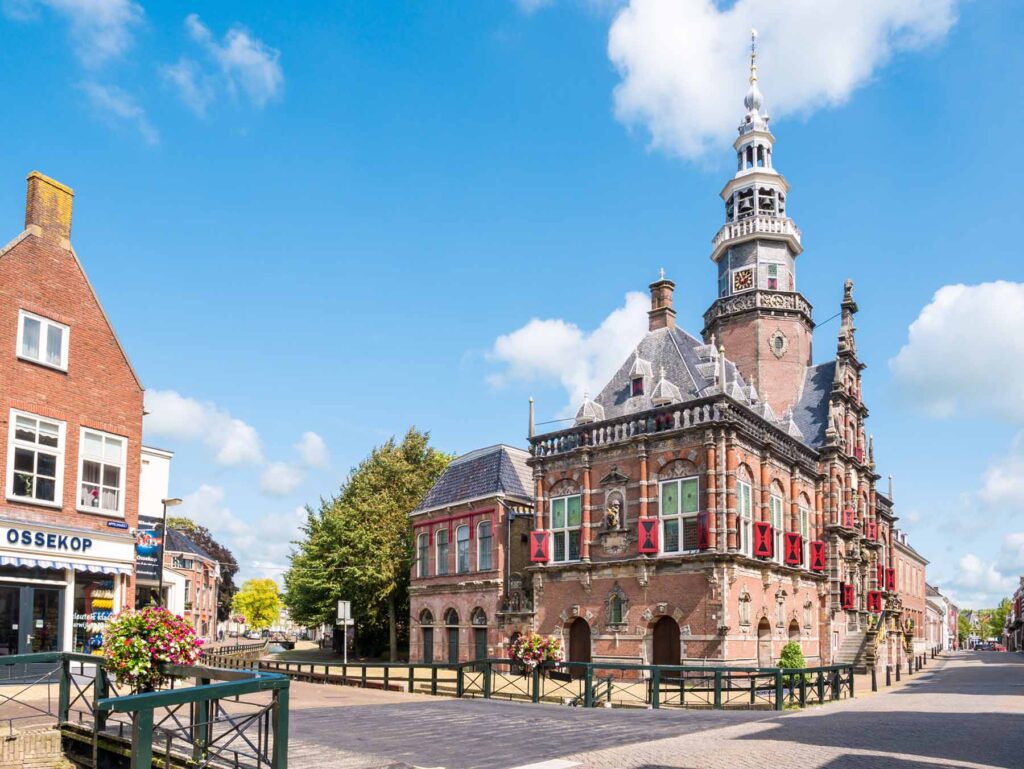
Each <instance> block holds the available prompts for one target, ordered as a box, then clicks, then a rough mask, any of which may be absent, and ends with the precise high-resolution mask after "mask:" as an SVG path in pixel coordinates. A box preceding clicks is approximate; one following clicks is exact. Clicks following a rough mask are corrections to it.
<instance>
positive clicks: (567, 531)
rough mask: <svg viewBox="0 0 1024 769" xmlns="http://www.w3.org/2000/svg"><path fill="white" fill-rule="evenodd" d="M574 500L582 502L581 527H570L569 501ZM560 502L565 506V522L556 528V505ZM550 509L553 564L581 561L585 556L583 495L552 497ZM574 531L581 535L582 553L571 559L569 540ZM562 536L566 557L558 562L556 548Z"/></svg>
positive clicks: (563, 553)
mask: <svg viewBox="0 0 1024 769" xmlns="http://www.w3.org/2000/svg"><path fill="white" fill-rule="evenodd" d="M573 498H577V499H579V500H580V525H579V526H570V525H569V500H570V499H573ZM559 501H561V502H562V504H563V506H564V513H563V515H564V520H563V525H562V526H559V527H558V528H555V503H556V502H559ZM549 509H550V510H551V563H577V562H578V561H579V560H580V558H581V557H582V556H583V497H582V495H580V494H566V495H565V496H562V497H552V499H551V505H550V508H549ZM574 531H578V532H579V533H580V545H579V550H580V553H579V555H578V556H577V557H576V558H570V557H569V538H570V535H571V532H574ZM560 536H562V537H564V538H565V547H564V548H563V550H562V555H564V556H565V557H564V558H562V559H561V560H558V559H556V558H555V553H556V552H557V549H556V547H555V542H556V541H557V540H558V537H560Z"/></svg>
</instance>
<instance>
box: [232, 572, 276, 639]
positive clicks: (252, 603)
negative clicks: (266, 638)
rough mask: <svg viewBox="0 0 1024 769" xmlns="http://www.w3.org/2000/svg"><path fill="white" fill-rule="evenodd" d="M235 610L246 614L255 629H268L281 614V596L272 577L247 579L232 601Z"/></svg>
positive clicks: (249, 624) (248, 622)
mask: <svg viewBox="0 0 1024 769" xmlns="http://www.w3.org/2000/svg"><path fill="white" fill-rule="evenodd" d="M231 608H232V610H233V611H236V612H238V613H239V614H242V615H244V616H245V622H246V624H247V625H248V626H249V627H251V628H253V629H254V630H266V629H267V628H268V627H270V626H271V625H273V624H274V623H275V622H277V620H278V618H280V616H281V596H280V595H279V594H278V592H277V583H276V582H274V580H272V579H247V580H246V581H245V582H244V583H243V584H242V589H241V590H239V591H238V592H237V593H235V598H234V600H233V601H232V602H231Z"/></svg>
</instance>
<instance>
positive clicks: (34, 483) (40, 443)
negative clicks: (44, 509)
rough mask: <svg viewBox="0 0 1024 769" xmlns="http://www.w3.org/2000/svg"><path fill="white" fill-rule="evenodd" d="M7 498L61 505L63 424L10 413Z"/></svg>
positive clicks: (16, 412) (13, 412)
mask: <svg viewBox="0 0 1024 769" xmlns="http://www.w3.org/2000/svg"><path fill="white" fill-rule="evenodd" d="M9 446H10V450H9V451H8V452H7V455H8V457H9V458H8V472H7V478H8V480H7V496H8V498H10V499H15V500H23V501H29V502H40V503H43V504H49V505H53V506H55V507H59V506H60V498H61V490H62V485H63V484H62V475H63V473H62V470H63V465H64V423H63V422H57V421H53V420H49V419H44V418H42V417H37V416H35V415H33V414H25V413H22V412H18V411H14V410H12V411H11V433H10V442H9Z"/></svg>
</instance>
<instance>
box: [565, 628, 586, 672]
mask: <svg viewBox="0 0 1024 769" xmlns="http://www.w3.org/2000/svg"><path fill="white" fill-rule="evenodd" d="M568 659H569V661H570V662H590V625H588V624H587V621H586V620H585V619H583V618H582V617H577V618H576V619H575V620H573V623H572V624H571V625H570V626H569V657H568ZM571 672H572V675H573V678H582V677H583V676H584V670H583V668H573V669H572V671H571Z"/></svg>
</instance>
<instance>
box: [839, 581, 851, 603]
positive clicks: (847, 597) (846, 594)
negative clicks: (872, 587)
mask: <svg viewBox="0 0 1024 769" xmlns="http://www.w3.org/2000/svg"><path fill="white" fill-rule="evenodd" d="M841 595H842V600H843V608H844V609H852V608H853V585H851V584H849V583H843V585H842V586H841Z"/></svg>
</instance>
